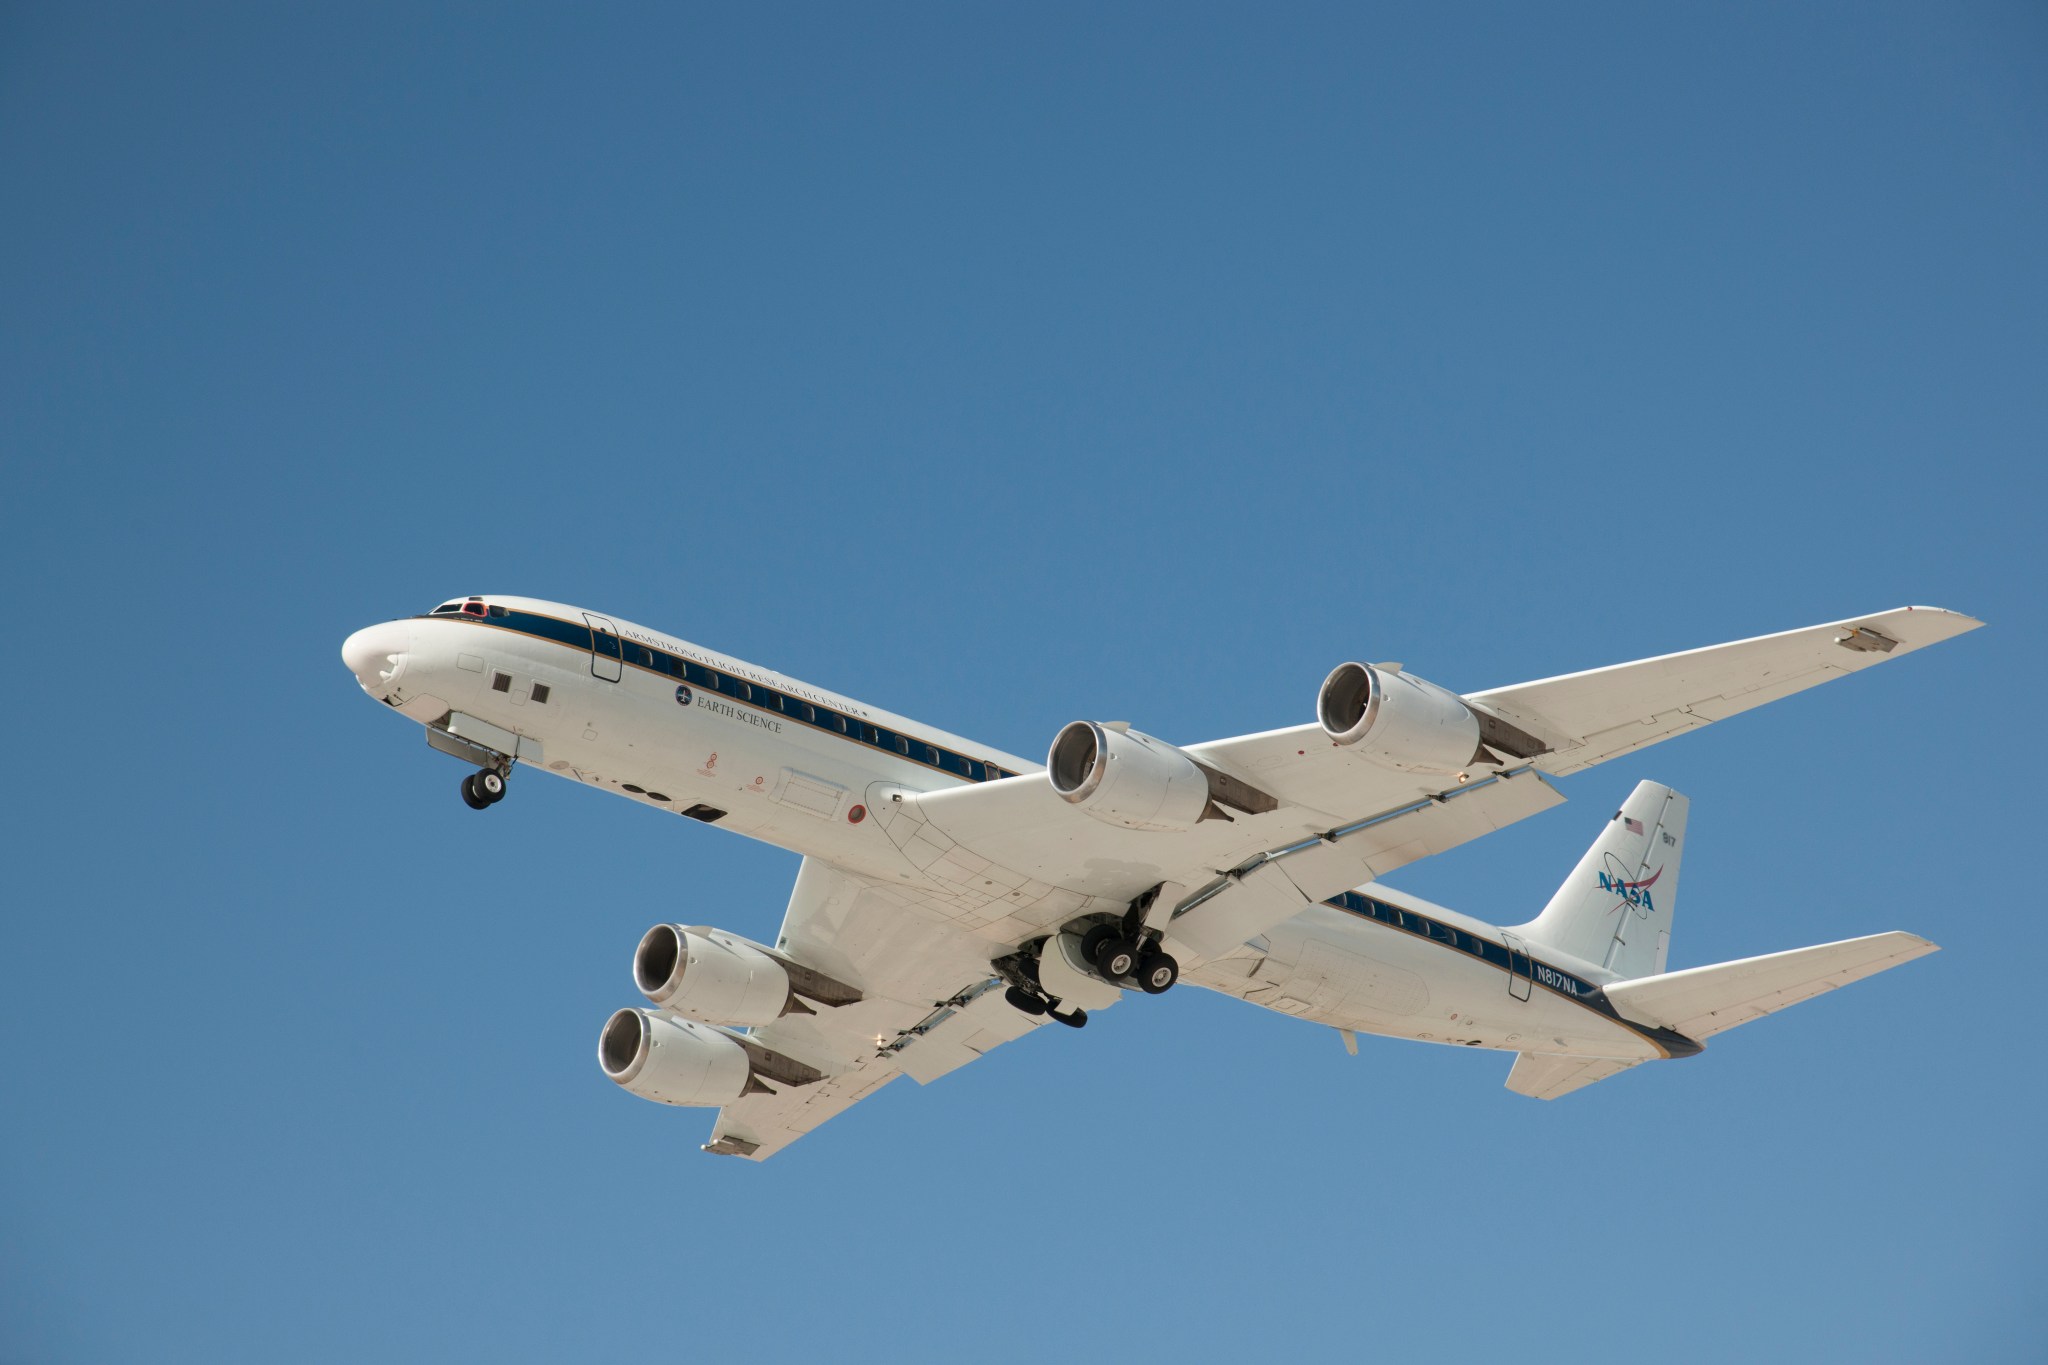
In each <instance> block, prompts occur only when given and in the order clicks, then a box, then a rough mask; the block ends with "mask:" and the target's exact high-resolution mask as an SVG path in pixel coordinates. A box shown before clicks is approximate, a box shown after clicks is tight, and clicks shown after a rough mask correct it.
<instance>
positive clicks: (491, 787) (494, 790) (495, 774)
mask: <svg viewBox="0 0 2048 1365" xmlns="http://www.w3.org/2000/svg"><path fill="white" fill-rule="evenodd" d="M472 780H473V781H474V782H475V783H476V794H477V795H478V796H481V797H482V798H483V799H484V803H485V804H486V805H496V804H497V803H498V802H500V801H503V800H504V799H505V774H503V773H501V772H499V771H498V770H497V769H495V768H485V769H482V770H481V771H479V772H478V773H477V775H476V777H475V778H474V779H472Z"/></svg>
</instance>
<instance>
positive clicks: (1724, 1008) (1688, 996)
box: [1606, 931, 1940, 1039]
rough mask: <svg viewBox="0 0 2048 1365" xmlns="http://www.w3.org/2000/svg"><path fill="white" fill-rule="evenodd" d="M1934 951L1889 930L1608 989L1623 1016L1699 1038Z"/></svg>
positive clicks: (1916, 939)
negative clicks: (1886, 932)
mask: <svg viewBox="0 0 2048 1365" xmlns="http://www.w3.org/2000/svg"><path fill="white" fill-rule="evenodd" d="M1938 951H1940V950H1939V949H1938V948H1937V947H1936V946H1935V945H1934V944H1932V943H1930V942H1928V941H1927V940H1926V939H1924V938H1921V937H1920V936H1919V935H1918V934H1908V933H1902V932H1898V931H1893V932H1891V933H1888V934H1871V935H1869V936H1867V937H1864V938H1852V939H1844V940H1842V941H1841V942H1839V943H1823V944H1820V945H1819V946H1817V947H1813V948H1794V949H1792V950H1791V951H1790V952H1784V953H1770V954H1767V955H1765V956H1763V957H1750V958H1743V959H1741V960H1740V961H1736V962H1717V963H1715V964H1714V965H1713V966H1711V967H1690V968H1687V969H1686V970H1685V971H1682V972H1666V973H1665V974H1664V975H1662V976H1646V977H1641V978H1638V979H1637V980H1634V981H1624V982H1621V983H1619V984H1618V985H1613V986H1609V987H1607V990H1606V994H1607V999H1608V1002H1609V1003H1610V1004H1612V1005H1613V1006H1614V1008H1615V1009H1616V1010H1618V1011H1620V1013H1621V1014H1622V1016H1623V1017H1625V1018H1628V1019H1633V1020H1635V1021H1637V1022H1638V1023H1645V1024H1655V1025H1658V1026H1660V1027H1663V1028H1669V1029H1676V1030H1677V1031H1678V1032H1680V1033H1683V1034H1684V1035H1685V1036H1686V1037H1688V1038H1700V1039H1704V1038H1710V1037H1712V1036H1713V1035H1714V1034H1716V1033H1721V1032H1725V1031H1726V1030H1728V1029H1731V1028H1734V1027H1735V1026H1736V1025H1738V1024H1746V1023H1748V1022H1749V1021H1750V1020H1752V1019H1761V1018H1763V1016H1765V1015H1766V1014H1774V1013H1776V1012H1777V1011H1779V1010H1782V1009H1787V1008H1789V1007H1791V1006H1793V1005H1796V1004H1798V1003H1800V1002H1801V1001H1803V1000H1811V999H1812V998H1813V997H1815V996H1816V995H1821V994H1824V993H1825V992H1827V991H1831V990H1834V989H1835V988H1836V987H1838V986H1846V985H1848V984H1849V983H1850V982H1852V981H1861V980H1862V979H1863V978H1864V977H1866V976H1875V975H1876V974H1877V973H1879V972H1882V971H1888V970H1890V969H1891V968H1893V967H1896V966H1899V965H1900V964H1901V963H1906V962H1911V961H1912V960H1913V959H1914V958H1916V957H1925V956H1926V955H1927V954H1929V953H1932V952H1938Z"/></svg>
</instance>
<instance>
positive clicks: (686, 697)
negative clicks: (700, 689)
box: [676, 684, 690, 706]
mask: <svg viewBox="0 0 2048 1365" xmlns="http://www.w3.org/2000/svg"><path fill="white" fill-rule="evenodd" d="M676 704H677V705H678V706H688V705H689V704H690V689H689V688H687V687H685V686H683V685H681V684H677V686H676Z"/></svg>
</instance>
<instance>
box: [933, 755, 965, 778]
mask: <svg viewBox="0 0 2048 1365" xmlns="http://www.w3.org/2000/svg"><path fill="white" fill-rule="evenodd" d="M939 766H940V767H941V768H944V769H945V770H946V771H947V772H949V773H954V774H957V775H958V776H961V777H966V776H967V775H968V773H967V760H966V759H964V758H962V757H960V755H958V754H951V753H947V752H946V751H945V750H943V749H941V750H940V751H939Z"/></svg>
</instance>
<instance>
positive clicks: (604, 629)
mask: <svg viewBox="0 0 2048 1365" xmlns="http://www.w3.org/2000/svg"><path fill="white" fill-rule="evenodd" d="M583 619H584V620H585V621H588V622H589V623H590V672H591V675H592V676H593V677H597V678H601V679H603V680H604V681H605V682H617V681H618V680H619V679H620V678H622V677H624V676H625V672H626V664H625V656H624V654H623V653H622V652H621V651H620V649H619V628H618V627H617V626H615V625H613V624H612V623H611V622H610V621H608V620H606V619H605V618H604V617H602V616H597V615H594V614H592V613H591V612H587V611H586V612H584V613H583Z"/></svg>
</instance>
